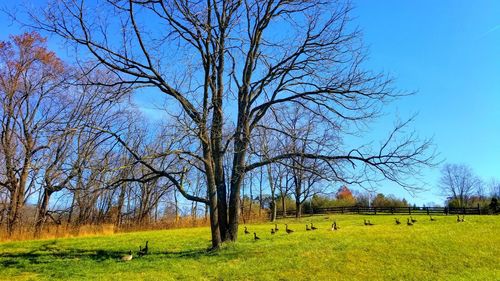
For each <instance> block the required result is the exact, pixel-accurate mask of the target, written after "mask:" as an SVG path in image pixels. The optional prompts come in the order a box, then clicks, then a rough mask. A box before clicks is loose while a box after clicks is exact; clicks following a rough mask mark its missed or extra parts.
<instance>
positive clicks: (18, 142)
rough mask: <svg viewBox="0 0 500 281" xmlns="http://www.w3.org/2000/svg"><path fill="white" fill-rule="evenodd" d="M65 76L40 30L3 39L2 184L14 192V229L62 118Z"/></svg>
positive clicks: (0, 92)
mask: <svg viewBox="0 0 500 281" xmlns="http://www.w3.org/2000/svg"><path fill="white" fill-rule="evenodd" d="M65 79H66V75H65V69H64V67H63V64H62V62H61V61H60V60H59V59H58V58H57V57H56V56H55V54H54V53H53V52H50V51H49V50H47V48H46V46H45V39H44V38H42V37H41V36H40V35H38V34H37V33H25V34H22V35H19V36H13V37H12V39H11V42H0V99H1V100H2V107H1V108H0V118H1V120H0V122H1V123H0V124H1V128H0V130H1V131H0V154H2V156H3V161H4V163H5V165H3V166H2V168H1V169H2V170H1V171H0V185H1V186H3V187H5V188H6V189H7V190H8V192H9V203H8V211H7V217H8V219H7V232H8V233H9V235H12V234H13V233H14V230H15V228H16V226H17V223H18V220H19V217H20V214H21V211H22V208H23V206H24V203H25V200H26V199H27V197H28V196H29V192H28V190H29V187H30V186H33V183H34V179H35V177H34V173H35V174H36V170H35V169H34V168H35V167H36V164H35V161H36V160H37V159H39V157H38V155H39V154H40V153H41V151H43V150H45V149H47V148H48V142H50V138H48V137H47V135H48V131H50V130H51V129H52V125H53V124H54V123H57V122H58V121H59V116H60V114H61V108H62V107H63V106H64V104H65V103H64V99H63V98H62V95H61V92H62V91H64V87H63V82H64V81H65ZM30 181H31V184H30Z"/></svg>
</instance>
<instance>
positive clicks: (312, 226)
mask: <svg viewBox="0 0 500 281" xmlns="http://www.w3.org/2000/svg"><path fill="white" fill-rule="evenodd" d="M316 229H318V228H317V227H315V226H314V225H313V224H312V222H311V230H316Z"/></svg>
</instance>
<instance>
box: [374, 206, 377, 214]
mask: <svg viewBox="0 0 500 281" xmlns="http://www.w3.org/2000/svg"><path fill="white" fill-rule="evenodd" d="M373 212H374V214H375V215H376V214H377V207H373Z"/></svg>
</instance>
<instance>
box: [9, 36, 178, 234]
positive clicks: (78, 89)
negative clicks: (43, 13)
mask: <svg viewBox="0 0 500 281" xmlns="http://www.w3.org/2000/svg"><path fill="white" fill-rule="evenodd" d="M115 79H116V78H114V76H113V75H112V74H111V73H110V72H109V71H106V70H103V69H95V68H94V69H91V68H90V67H87V66H86V65H67V64H65V63H64V62H63V61H62V60H61V59H59V58H58V57H57V56H56V54H55V53H53V52H51V51H49V50H48V49H47V47H46V43H45V39H44V38H42V37H41V36H40V35H38V34H37V33H25V34H22V35H19V36H12V37H11V40H10V41H7V42H0V99H1V100H2V106H1V107H0V118H1V120H0V124H1V128H0V163H1V165H0V226H1V228H2V230H5V231H6V233H7V235H8V236H12V235H15V234H16V231H21V230H22V229H24V230H25V229H29V230H30V231H33V234H34V236H35V237H38V236H39V235H40V233H41V232H42V230H43V228H44V226H45V225H46V224H47V223H51V224H68V225H72V226H74V228H78V227H79V226H81V225H86V224H94V225H97V224H102V223H113V224H116V226H120V225H121V224H123V223H130V222H134V223H138V224H140V223H143V222H147V221H150V220H151V219H152V218H158V217H161V216H163V214H165V212H167V210H166V209H169V208H168V207H167V206H168V204H167V205H165V202H173V201H174V200H173V199H174V198H173V197H175V196H176V194H174V193H173V191H172V189H171V184H170V183H168V182H167V181H166V180H165V179H162V178H150V179H148V173H147V172H146V171H145V170H144V168H143V167H139V166H138V165H136V163H135V160H133V159H132V156H131V154H130V152H129V151H127V150H126V149H125V148H124V147H123V146H120V145H119V142H120V141H126V142H127V143H130V144H131V145H132V146H133V149H134V150H137V151H148V150H154V149H156V148H157V147H161V146H163V145H165V143H163V142H158V138H160V137H163V136H165V135H166V132H164V131H162V128H161V127H158V128H157V129H156V130H149V129H148V127H147V126H144V122H143V121H144V120H141V117H140V114H138V112H137V111H136V110H134V108H133V106H132V105H131V104H130V103H129V102H128V101H127V99H124V98H123V97H124V96H125V95H126V94H128V93H129V92H130V91H131V89H130V88H128V87H123V86H122V85H120V84H119V83H117V84H116V85H115V86H113V87H110V86H103V85H104V84H106V85H108V84H114V83H116V80H115ZM111 132H113V133H111ZM117 132H119V136H120V137H118V135H117ZM150 161H165V165H176V162H175V161H172V160H170V159H162V160H156V159H151V160H150ZM167 161H169V162H167ZM162 204H163V207H160V206H162ZM170 210H174V213H175V210H177V209H176V208H175V207H171V208H170Z"/></svg>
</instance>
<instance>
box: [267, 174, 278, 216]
mask: <svg viewBox="0 0 500 281" xmlns="http://www.w3.org/2000/svg"><path fill="white" fill-rule="evenodd" d="M267 177H268V179H269V188H270V189H271V206H270V207H271V222H274V221H276V198H275V197H276V194H275V192H276V190H275V188H276V186H275V185H274V181H273V177H272V171H271V165H267Z"/></svg>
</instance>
